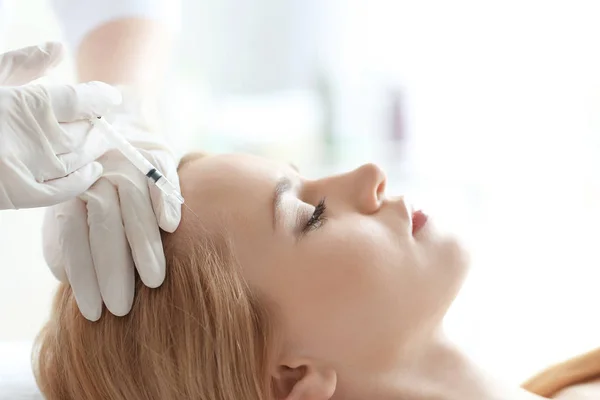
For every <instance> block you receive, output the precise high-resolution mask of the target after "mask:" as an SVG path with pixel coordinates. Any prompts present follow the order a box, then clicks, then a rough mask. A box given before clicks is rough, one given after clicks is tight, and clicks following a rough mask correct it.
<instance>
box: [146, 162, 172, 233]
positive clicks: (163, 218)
mask: <svg viewBox="0 0 600 400" xmlns="http://www.w3.org/2000/svg"><path fill="white" fill-rule="evenodd" d="M142 153H143V154H144V156H145V157H146V158H147V159H148V160H149V161H150V162H151V163H152V164H153V165H154V166H155V167H156V168H158V169H159V171H161V172H162V173H163V174H164V176H165V178H167V179H168V180H169V181H170V182H171V183H172V184H173V185H174V186H175V187H176V188H177V191H179V192H181V188H180V186H179V175H178V174H177V166H176V160H175V158H174V157H173V155H172V154H171V153H170V152H168V151H142ZM149 188H150V197H151V199H152V207H153V209H154V213H155V214H156V219H157V221H158V226H160V228H161V229H162V230H164V231H166V232H174V231H175V229H177V227H178V226H179V223H180V222H181V204H179V202H177V201H176V200H175V199H174V198H172V197H170V196H167V195H166V194H164V193H163V192H162V191H161V190H160V189H158V188H157V187H156V186H155V185H153V184H152V183H150V184H149Z"/></svg>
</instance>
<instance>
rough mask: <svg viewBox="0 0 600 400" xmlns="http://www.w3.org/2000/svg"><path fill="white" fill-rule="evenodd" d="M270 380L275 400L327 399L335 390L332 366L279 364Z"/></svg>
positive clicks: (297, 363) (335, 378) (335, 380)
mask: <svg viewBox="0 0 600 400" xmlns="http://www.w3.org/2000/svg"><path fill="white" fill-rule="evenodd" d="M272 382H273V385H272V386H273V394H274V398H275V399H277V400H328V399H330V398H331V397H332V396H333V393H334V392H335V388H336V384H337V374H336V372H335V370H334V369H333V368H329V367H322V366H317V365H316V364H313V363H310V362H295V363H293V364H289V363H288V364H287V365H279V366H278V367H277V370H276V371H275V373H274V374H273V376H272Z"/></svg>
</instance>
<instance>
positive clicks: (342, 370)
mask: <svg viewBox="0 0 600 400" xmlns="http://www.w3.org/2000/svg"><path fill="white" fill-rule="evenodd" d="M385 179H386V178H385V175H384V174H383V172H382V171H381V170H380V169H379V168H378V167H376V166H375V165H373V164H367V165H364V166H362V167H360V168H358V169H356V170H354V171H351V172H348V173H346V174H342V175H337V176H332V177H327V178H323V179H318V180H307V179H305V178H303V177H302V176H301V175H300V174H299V173H298V172H297V171H296V170H295V169H294V168H292V167H290V166H289V165H285V164H279V163H276V162H273V161H268V160H265V159H262V158H258V157H253V156H249V155H220V156H212V157H205V158H202V159H197V160H193V161H190V162H188V163H187V164H186V165H185V166H183V167H182V168H181V169H180V180H181V187H182V193H183V195H184V197H185V198H186V202H187V204H188V206H189V207H190V208H191V209H192V210H194V212H195V213H196V214H198V218H199V219H200V221H202V224H203V225H204V226H206V227H207V228H208V229H209V230H210V229H218V228H225V229H226V230H227V231H228V232H229V234H230V235H231V237H232V238H233V244H234V251H235V253H236V255H237V257H238V260H239V262H240V265H241V266H242V268H243V274H244V277H245V279H246V280H247V281H248V282H249V284H250V286H251V287H252V288H254V289H256V290H259V291H260V292H261V294H263V295H264V296H266V297H267V298H268V300H269V302H270V303H271V304H274V305H276V308H277V315H278V319H277V324H276V325H277V330H278V333H279V336H280V337H281V343H280V344H279V348H278V363H277V365H273V366H272V375H273V379H274V381H275V382H276V391H277V397H278V398H281V399H329V398H333V399H337V398H343V399H364V398H377V399H399V398H402V399H415V400H421V399H422V400H425V399H440V400H451V399H452V400H453V399H457V400H458V399H461V400H470V399H473V400H475V399H477V400H492V399H498V400H499V399H502V400H533V399H540V397H537V396H534V395H531V394H529V393H527V392H525V391H523V390H521V389H518V388H506V387H504V386H502V385H499V384H496V383H494V382H493V380H491V379H489V377H487V376H486V375H485V374H484V373H483V372H482V371H480V370H479V369H478V368H477V366H476V365H474V364H473V363H472V362H471V361H470V360H469V359H468V358H467V357H466V356H465V355H464V354H463V353H462V352H461V351H460V350H458V349H456V348H455V347H454V346H453V345H452V344H451V343H449V342H448V341H447V340H446V338H445V337H444V335H443V332H442V330H441V322H442V319H443V317H444V315H445V314H446V311H447V310H448V308H449V306H450V305H451V303H452V301H453V300H454V298H455V296H456V295H457V293H458V291H459V289H460V287H461V284H462V282H463V280H464V277H465V274H466V272H467V266H468V259H467V257H466V254H465V252H464V250H463V249H462V248H461V246H460V245H459V243H458V242H457V241H456V240H455V239H454V238H452V237H446V236H442V235H440V234H438V233H436V230H435V229H434V227H433V222H432V221H431V220H430V221H428V222H427V223H426V224H425V226H424V227H423V228H422V229H421V230H419V231H418V232H417V233H415V234H414V235H413V233H412V225H411V224H412V222H411V220H412V209H411V206H410V205H408V204H406V202H405V201H404V199H403V198H402V197H388V196H387V195H386V194H385V182H386V181H385ZM287 181H289V182H287ZM282 182H285V184H283V186H284V187H285V188H286V189H287V190H285V191H282V190H278V189H282ZM276 192H282V193H280V195H279V196H276V195H275V193H276ZM275 198H278V200H277V201H275ZM323 198H325V199H326V200H325V204H326V209H325V211H324V213H323V214H324V216H325V217H326V220H325V222H324V223H320V224H315V225H314V226H312V227H311V228H310V229H308V230H307V229H306V226H307V222H308V221H309V220H310V219H311V216H312V215H313V213H314V212H315V209H316V208H317V206H318V204H319V203H320V201H321V200H322V199H323ZM274 205H275V207H274ZM197 225H198V219H197V218H196V216H193V215H191V213H190V212H189V211H188V210H184V214H183V218H182V226H181V227H180V229H190V228H191V229H193V227H194V226H197Z"/></svg>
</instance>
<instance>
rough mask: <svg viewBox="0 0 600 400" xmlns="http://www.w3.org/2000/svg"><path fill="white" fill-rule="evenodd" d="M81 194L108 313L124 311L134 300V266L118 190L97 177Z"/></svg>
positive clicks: (129, 308) (96, 268)
mask: <svg viewBox="0 0 600 400" xmlns="http://www.w3.org/2000/svg"><path fill="white" fill-rule="evenodd" d="M82 198H83V199H84V201H86V203H87V210H88V218H87V223H88V226H89V238H90V249H91V254H92V259H93V260H94V267H95V270H96V277H97V278H98V285H99V287H100V293H101V295H102V299H103V300H104V304H106V308H108V310H109V311H110V312H111V313H113V314H114V315H117V316H123V315H126V314H127V313H128V312H129V311H130V310H131V306H132V304H133V295H134V291H135V280H134V278H135V270H134V268H135V266H134V264H133V259H132V258H131V251H130V249H129V243H128V242H127V236H126V235H125V228H124V226H123V220H122V217H121V207H120V206H119V196H118V195H117V190H116V188H115V187H114V186H113V185H112V184H111V183H110V182H109V181H108V180H107V179H100V180H99V181H98V182H96V184H95V185H94V186H93V187H92V188H90V190H88V191H87V192H85V193H84V194H83V195H82Z"/></svg>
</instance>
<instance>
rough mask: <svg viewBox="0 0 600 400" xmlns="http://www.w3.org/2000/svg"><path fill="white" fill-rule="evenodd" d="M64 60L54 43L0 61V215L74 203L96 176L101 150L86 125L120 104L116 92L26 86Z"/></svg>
mask: <svg viewBox="0 0 600 400" xmlns="http://www.w3.org/2000/svg"><path fill="white" fill-rule="evenodd" d="M63 55H64V49H63V47H62V45H60V44H59V43H47V44H45V45H44V46H32V47H26V48H23V49H20V50H15V51H11V52H8V53H5V54H2V55H0V85H1V87H0V209H9V208H31V207H43V206H48V205H52V204H57V203H60V202H63V201H65V200H68V199H70V198H73V197H75V196H77V195H79V194H81V193H82V192H83V191H85V190H86V189H88V188H89V187H90V186H91V185H92V183H94V182H95V181H96V180H97V179H98V178H99V177H100V175H101V174H102V166H101V165H100V164H99V163H96V162H94V160H96V159H97V158H98V157H100V156H101V155H102V154H103V153H104V152H105V151H106V150H107V146H106V145H104V144H103V143H104V142H103V140H102V136H101V135H90V134H88V133H89V130H90V129H91V125H90V123H89V119H90V118H93V117H94V116H97V115H104V114H105V113H106V112H107V111H108V110H109V109H110V108H111V107H114V106H115V105H118V104H119V103H120V102H121V94H120V93H119V91H118V90H116V89H115V88H113V87H111V86H109V85H106V84H103V83H100V82H90V83H84V84H79V85H54V86H50V85H42V84H27V85H24V86H6V85H23V84H26V83H28V82H31V81H32V80H35V79H37V78H39V77H41V76H43V75H44V74H45V73H46V72H47V71H48V70H49V69H50V68H52V67H53V66H55V65H56V64H58V63H59V62H60V61H61V59H62V58H63Z"/></svg>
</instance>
